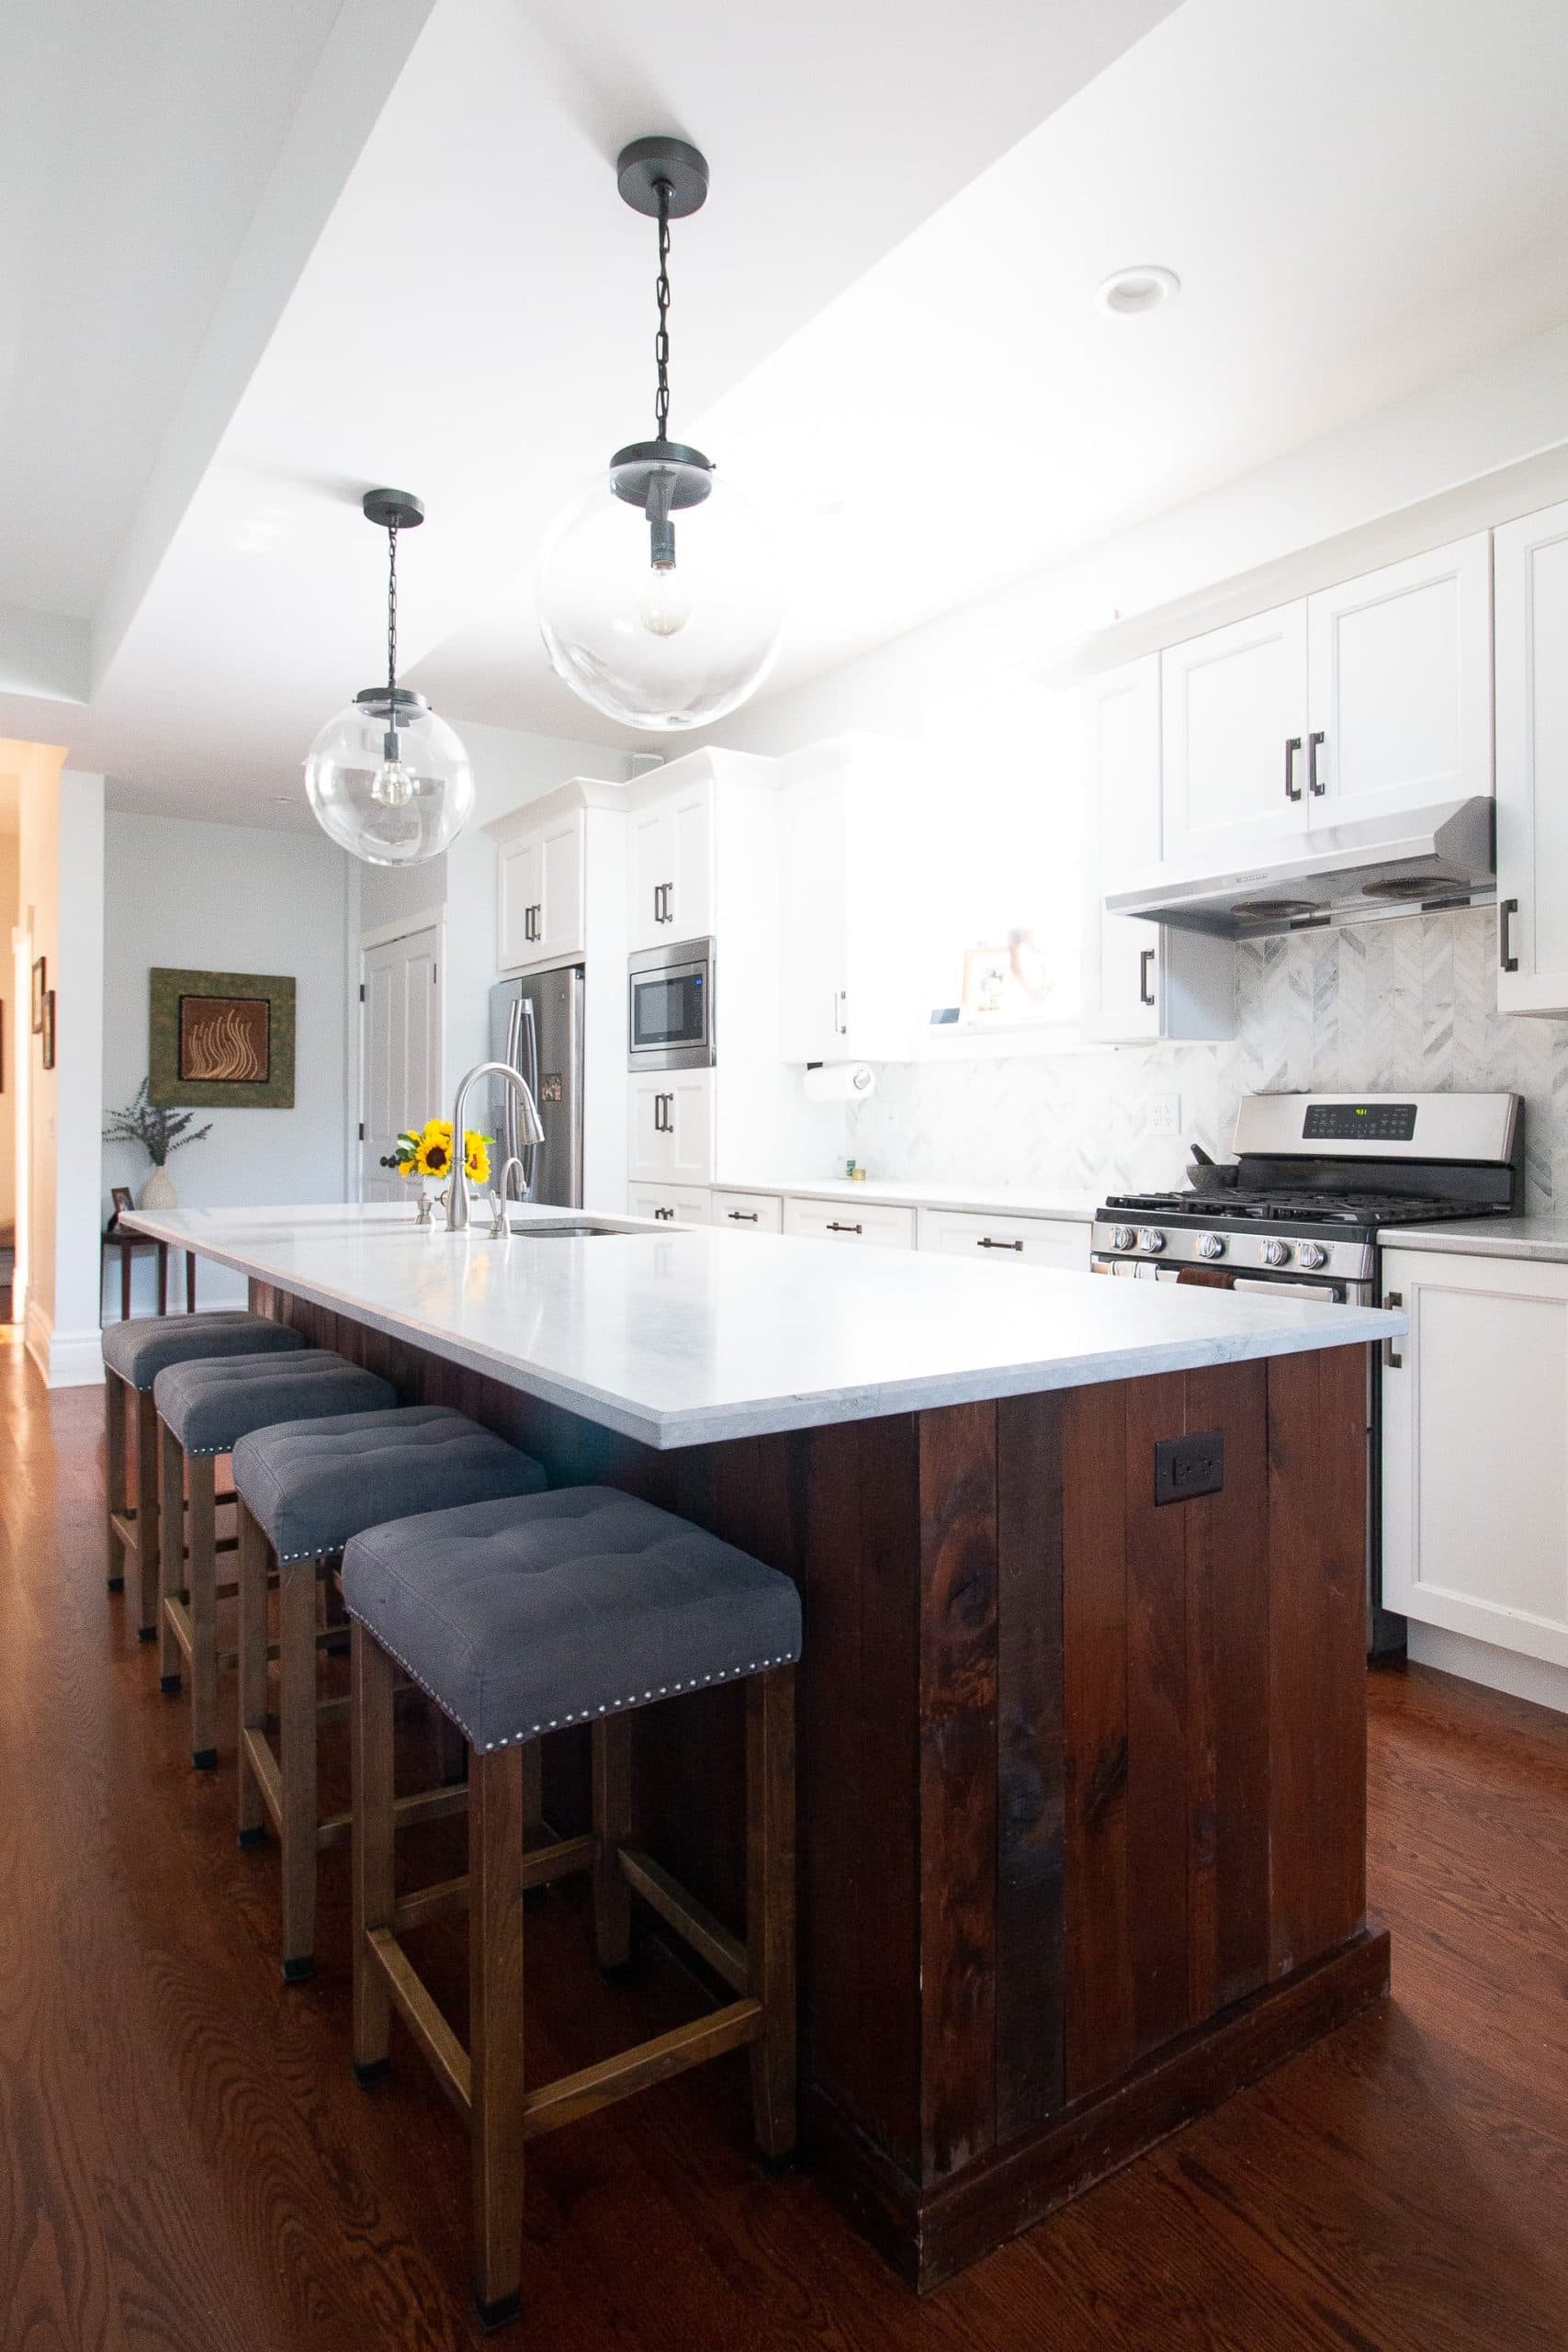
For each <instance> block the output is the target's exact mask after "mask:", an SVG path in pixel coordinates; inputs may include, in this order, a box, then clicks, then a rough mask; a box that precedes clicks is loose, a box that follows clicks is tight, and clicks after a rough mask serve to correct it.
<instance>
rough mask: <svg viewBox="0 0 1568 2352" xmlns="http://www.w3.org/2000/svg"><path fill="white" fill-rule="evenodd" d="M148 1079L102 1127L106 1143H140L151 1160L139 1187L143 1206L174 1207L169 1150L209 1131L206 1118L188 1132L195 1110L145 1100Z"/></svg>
mask: <svg viewBox="0 0 1568 2352" xmlns="http://www.w3.org/2000/svg"><path fill="white" fill-rule="evenodd" d="M147 1086H148V1081H147V1080H146V1079H143V1080H142V1081H141V1085H140V1086H139V1087H138V1088H137V1090H136V1099H135V1101H134V1102H132V1103H129V1104H128V1105H127V1107H126V1108H125V1109H124V1110H123V1111H111V1112H110V1113H109V1114H108V1118H107V1122H106V1123H105V1126H104V1141H105V1142H106V1143H135V1144H140V1145H141V1148H142V1150H143V1151H144V1152H145V1153H146V1154H147V1157H148V1159H150V1160H151V1161H152V1174H151V1175H150V1176H149V1177H148V1179H147V1182H145V1183H144V1184H143V1185H142V1187H141V1206H142V1207H143V1208H144V1209H174V1208H178V1206H179V1194H178V1193H176V1192H175V1186H174V1180H173V1178H172V1177H171V1176H170V1174H169V1171H168V1168H167V1166H166V1164H165V1163H166V1162H167V1160H168V1157H169V1154H170V1153H171V1152H172V1151H178V1150H180V1149H181V1148H182V1147H183V1146H184V1145H186V1144H187V1143H199V1142H200V1141H201V1139H202V1137H203V1136H209V1135H210V1134H211V1133H212V1122H211V1120H210V1119H209V1121H208V1123H207V1125H206V1126H204V1127H197V1128H196V1130H195V1132H194V1133H193V1132H192V1131H191V1123H192V1121H193V1119H194V1118H195V1115H196V1114H195V1113H194V1112H191V1111H170V1110H166V1109H165V1108H164V1105H163V1104H162V1103H153V1102H151V1101H149V1099H148V1093H147Z"/></svg>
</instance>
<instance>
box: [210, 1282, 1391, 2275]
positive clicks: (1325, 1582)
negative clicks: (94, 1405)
mask: <svg viewBox="0 0 1568 2352" xmlns="http://www.w3.org/2000/svg"><path fill="white" fill-rule="evenodd" d="M252 1295H253V1300H254V1304H255V1305H256V1306H258V1307H260V1308H261V1309H262V1310H264V1311H265V1312H270V1313H273V1314H275V1315H278V1316H280V1317H283V1318H284V1319H286V1320H288V1321H289V1322H291V1323H293V1324H295V1325H296V1326H298V1327H299V1329H302V1330H303V1331H305V1332H306V1333H307V1334H308V1335H309V1337H310V1339H311V1340H313V1341H314V1342H315V1343H317V1344H319V1345H322V1346H329V1347H335V1348H337V1349H338V1350H339V1351H341V1352H343V1353H344V1354H345V1355H348V1356H350V1357H352V1358H353V1359H354V1360H355V1361H356V1362H360V1363H368V1364H370V1365H372V1366H373V1367H374V1368H375V1369H376V1370H378V1371H380V1372H382V1373H384V1374H386V1375H387V1376H388V1377H389V1378H390V1379H392V1380H393V1381H394V1382H395V1383H396V1385H398V1388H399V1391H400V1394H401V1395H402V1396H403V1397H406V1398H407V1399H408V1400H409V1401H411V1402H413V1401H419V1402H433V1403H446V1404H451V1405H454V1406H457V1407H458V1408H461V1409H462V1410H463V1411H465V1412H468V1413H469V1414H471V1415H472V1416H473V1417H474V1418H475V1419H479V1420H480V1421H483V1422H485V1423H486V1424H488V1425H489V1426H491V1427H492V1428H494V1429H497V1430H501V1431H502V1433H503V1434H505V1435H507V1436H510V1437H512V1438H514V1439H515V1440H516V1442H519V1443H520V1444H523V1445H525V1446H526V1447H527V1448H528V1450H529V1451H530V1452H532V1453H536V1454H537V1455H538V1456H539V1457H540V1458H541V1459H542V1460H543V1461H544V1462H545V1464H547V1468H548V1469H549V1471H550V1474H551V1476H552V1477H553V1478H554V1479H556V1480H557V1481H558V1482H560V1483H571V1484H581V1483H584V1482H590V1481H592V1482H602V1483H605V1484H609V1485H614V1486H620V1487H627V1488H630V1489H632V1490H633V1491H636V1492H637V1493H639V1494H643V1495H646V1496H647V1497H648V1498H649V1499H650V1500H653V1501H655V1502H660V1503H662V1504H665V1505H666V1506H667V1507H668V1508H670V1509H671V1510H678V1511H681V1512H682V1513H683V1514H684V1515H685V1516H687V1517H689V1518H691V1519H693V1520H694V1521H697V1522H698V1523H699V1524H701V1525H703V1526H705V1527H708V1528H711V1529H712V1530H713V1531H714V1532H716V1533H718V1534H720V1535H723V1536H726V1537H728V1539H729V1540H730V1541H732V1542H734V1543H737V1544H741V1545H743V1546H744V1547H745V1548H746V1549H747V1550H748V1551H750V1552H753V1553H755V1554H756V1555H758V1556H759V1557H760V1558H762V1559H765V1560H767V1561H769V1562H770V1563H771V1564H772V1565H773V1566H777V1567H780V1568H783V1569H784V1570H786V1571H787V1572H788V1573H789V1574H790V1575H791V1576H793V1577H795V1580H796V1582H797V1583H798V1585H799V1587H800V1589H801V1593H802V1600H803V1604H804V1611H805V1620H806V1649H805V1657H804V1660H803V1664H802V1668H801V1674H800V1697H801V1719H800V1726H799V1775H800V1780H799V1851H800V1872H801V1890H800V1891H801V1972H800V1983H801V2030H802V2086H803V2097H804V2102H805V2115H804V2120H805V2126H806V2134H807V2142H808V2144H809V2145H810V2147H811V2149H812V2152H813V2154H814V2156H815V2159H816V2161H817V2163H818V2167H819V2177H820V2178H821V2179H822V2181H823V2182H824V2184H825V2185H826V2186H827V2187H828V2188H829V2189H831V2190H832V2192H833V2193H834V2194H835V2195H836V2196H837V2197H838V2198H839V2199H840V2201H842V2202H843V2203H844V2204H845V2205H846V2207H847V2208H848V2209H849V2210H850V2211H852V2213H853V2214H854V2215H855V2217H856V2218H857V2219H858V2221H859V2222H860V2223H861V2225H862V2226H863V2228H864V2230H865V2231H866V2233H867V2234H868V2235H870V2236H871V2237H872V2238H873V2239H874V2242H875V2243H876V2244H877V2245H879V2246H881V2247H882V2249H883V2250H884V2252H885V2253H886V2255H887V2256H888V2258H889V2259H890V2260H891V2261H892V2262H893V2263H894V2264H895V2266H896V2267H897V2268H898V2269H899V2270H900V2271H901V2272H902V2273H903V2274H904V2275H905V2276H906V2277H907V2278H909V2279H910V2280H912V2281H913V2282H914V2283H915V2284H916V2285H918V2286H920V2287H922V2288H923V2287H929V2286H932V2285H935V2284H936V2283H938V2282H939V2281H940V2280H942V2278H946V2277H949V2276H950V2275H951V2274H952V2273H953V2271H954V2270H956V2269H958V2268H961V2267H963V2266H964V2264H966V2263H968V2262H971V2261H973V2260H975V2259H976V2257H977V2256H980V2255H982V2254H984V2253H985V2252H987V2250H988V2249H989V2248H990V2247H992V2246H994V2245H997V2244H998V2243H999V2242H1000V2241H1001V2240H1003V2239H1004V2238H1006V2237H1008V2236H1010V2234H1012V2233H1014V2232H1016V2231H1018V2230H1020V2229H1021V2228H1023V2227H1025V2226H1026V2225H1027V2224H1029V2223H1030V2222H1033V2221H1036V2220H1038V2219H1039V2218H1040V2217H1041V2215H1043V2213H1045V2212H1047V2211H1050V2210H1051V2209H1052V2207H1054V2206H1055V2205H1058V2204H1060V2203H1062V2202H1063V2201H1065V2200H1066V2199H1068V2198H1070V2197H1073V2196H1076V2195H1077V2194H1078V2193H1079V2192H1080V2191H1081V2190H1082V2189H1084V2188H1088V2187H1089V2185H1090V2184H1091V2183H1092V2182H1094V2181H1095V2180H1097V2179H1100V2178H1101V2177H1104V2175H1105V2174H1107V2173H1109V2172H1111V2171H1112V2170H1114V2169H1115V2168H1116V2167H1117V2166H1118V2165H1122V2164H1123V2163H1125V2162H1126V2161H1127V2160H1128V2159H1129V2158H1130V2157H1132V2156H1134V2155H1135V2154H1138V2153H1139V2152H1140V2151H1141V2150H1142V2149H1144V2148H1146V2147H1148V2146H1150V2145H1151V2144H1152V2143H1154V2142H1155V2141H1156V2140H1158V2139H1159V2138H1161V2137H1162V2136H1163V2135H1164V2134H1166V2133H1167V2132H1168V2131H1172V2130H1174V2129H1176V2128H1177V2127H1178V2126H1179V2124H1181V2123H1182V2122H1185V2121H1186V2120H1189V2119H1190V2117H1192V2116H1194V2115H1196V2114H1199V2113H1201V2112H1202V2111H1203V2110H1204V2109H1208V2108H1210V2107H1213V2106H1214V2105H1216V2104H1217V2103H1218V2102H1219V2101H1220V2100H1221V2099H1223V2098H1226V2097H1227V2096H1228V2095H1229V2094H1230V2092H1231V2091H1233V2090H1235V2088H1237V2087H1238V2086H1240V2085H1241V2084H1242V2083H1244V2082H1247V2081H1249V2080H1251V2079H1252V2078H1254V2077H1255V2076H1256V2075H1258V2074H1259V2073H1261V2072H1263V2071H1264V2070H1265V2069H1266V2068H1268V2067H1269V2066H1271V2065H1274V2064H1277V2063H1279V2061H1280V2059H1282V2058H1284V2057H1286V2056H1288V2055H1290V2054H1291V2053H1292V2052H1293V2051H1295V2050H1298V2049H1300V2048H1303V2047H1304V2046H1305V2045H1306V2044H1307V2043H1308V2042H1310V2041H1314V2040H1315V2039H1317V2038H1318V2037H1319V2036H1320V2035H1321V2034H1323V2033H1325V2032H1326V2031H1328V2030H1331V2029H1332V2028H1333V2027H1334V2026H1336V2025H1337V2024H1338V2023H1340V2022H1341V2021H1342V2020H1343V2019H1344V2018H1347V2017H1348V2016H1349V2015H1351V2014H1352V2013H1353V2012H1354V2011H1355V2010H1357V2009H1358V2008H1359V2007H1362V2006H1364V2005H1365V2004H1366V2003H1367V2002H1369V2001H1371V2000H1374V1999H1376V1998H1378V1997H1379V1996H1381V1995H1382V1994H1383V1993H1384V1992H1386V1990H1387V1986H1388V1972H1389V1962H1388V1939H1387V1937H1386V1935H1383V1934H1382V1933H1381V1932H1378V1931H1376V1930H1373V1929H1369V1928H1368V1927H1367V1924H1366V1920H1365V1893H1364V1889H1365V1874H1364V1857H1365V1794H1366V1738H1365V1722H1366V1698H1365V1669H1364V1659H1363V1650H1364V1641H1363V1601H1362V1582H1363V1568H1364V1530H1365V1479H1366V1458H1367V1457H1366V1398H1367V1375H1366V1361H1365V1351H1364V1348H1363V1347H1362V1346H1359V1345H1357V1346H1348V1347H1341V1348H1335V1349H1328V1350H1324V1351H1314V1352H1312V1353H1309V1354H1302V1355H1293V1356H1280V1357H1275V1358H1271V1359H1269V1361H1268V1362H1264V1363H1240V1364H1228V1365H1220V1366H1215V1367H1213V1368H1210V1369H1205V1370H1201V1371H1194V1372H1189V1373H1186V1374H1162V1375H1160V1376H1158V1377H1156V1378H1151V1379H1145V1380H1134V1381H1125V1382H1117V1383H1109V1384H1102V1385H1096V1386H1090V1387H1083V1388H1077V1389H1066V1390H1061V1391H1055V1392H1051V1393H1049V1394H1043V1395H1038V1396H1030V1397H1017V1398H1010V1399H1004V1400H1002V1401H999V1402H993V1403H984V1404H974V1405H962V1406H953V1407H946V1408H941V1409H939V1410H934V1411H927V1412H922V1413H919V1414H902V1415H897V1416H893V1417H890V1418H887V1419H875V1420H863V1421H851V1422H842V1423H838V1424H834V1425H831V1426H829V1427H825V1428H820V1429H815V1430H798V1431H793V1432H789V1433H786V1434H784V1435H780V1436H773V1437H762V1438H755V1437H754V1438H745V1439H739V1440H736V1441H734V1442H729V1443H725V1444H714V1445H705V1446H695V1447H691V1448H686V1449H681V1450H674V1451H671V1452H666V1453H658V1452H654V1451H652V1450H650V1449H649V1448H646V1447H643V1446H640V1445H638V1444H637V1443H635V1442H632V1441H630V1440H628V1439H626V1438H622V1437H619V1436H617V1435H615V1433H613V1432H611V1431H609V1430H604V1429H603V1428H601V1427H599V1426H598V1425H597V1424H594V1423H592V1422H590V1421H587V1420H584V1419H580V1418H579V1417H577V1416H575V1415H572V1414H570V1413H568V1412H565V1411H563V1410H562V1409H560V1408H558V1407H554V1406H549V1405H545V1404H542V1403H539V1402H538V1401H536V1400H535V1399H533V1398H531V1397H528V1396H526V1395H525V1394H524V1393H523V1392H521V1391H520V1390H518V1389H515V1388H512V1387H509V1386H507V1385H504V1384H502V1383H501V1382H499V1381H495V1380H491V1379H488V1378H485V1377H483V1376H481V1375H479V1374H473V1373H470V1372H468V1371H465V1370H462V1369H460V1368H459V1367H457V1366H456V1365H454V1364H451V1363H447V1362H446V1361H445V1360H443V1359H442V1358H440V1357H438V1356H436V1355H434V1354H432V1353H429V1352H426V1351H423V1350H421V1349H418V1348H416V1347H413V1346H412V1345H410V1344H409V1343H407V1342H405V1341H402V1340H391V1339H389V1338H387V1337H386V1336H384V1335H382V1334H380V1333H378V1332H376V1331H374V1330H371V1329H367V1328H366V1327H364V1326H362V1325H360V1324H357V1323H355V1322H354V1321H352V1320H351V1319H349V1318H347V1317H342V1316H335V1315H333V1314H330V1313H328V1312H326V1311H324V1310H322V1309H320V1308H317V1307H315V1306H310V1305H307V1304H305V1303H304V1302H301V1301H299V1300H298V1299H294V1298H291V1297H288V1296H287V1295H283V1294H281V1293H277V1292H274V1291H271V1290H269V1289H267V1288H266V1287H265V1286H264V1285H261V1284H253V1286H252ZM1213 1432H1217V1433H1219V1435H1220V1437H1221V1438H1222V1439H1223V1444H1224V1478H1223V1484H1222V1486H1221V1487H1220V1489H1219V1491H1218V1492H1216V1493H1212V1494H1205V1495H1201V1496H1195V1497H1193V1498H1190V1499H1188V1500H1183V1501H1179V1502H1175V1503H1166V1504H1158V1503H1156V1499H1155V1452H1156V1445H1157V1444H1159V1443H1160V1442H1163V1441H1167V1440H1169V1439H1171V1438H1177V1437H1180V1436H1182V1435H1184V1434H1198V1433H1213ZM637 1736H638V1757H637V1768H638V1770H637V1778H638V1805H639V1823H638V1834H639V1837H640V1838H641V1839H642V1840H643V1842H645V1843H647V1844H648V1845H649V1846H650V1847H651V1848H652V1849H653V1850H655V1851H656V1852H658V1853H659V1854H660V1857H661V1859H663V1860H666V1861H667V1862H668V1864H669V1867H670V1868H671V1870H673V1871H676V1872H677V1873H678V1875H679V1876H681V1877H682V1879H684V1880H685V1881H686V1882H687V1883H689V1884H690V1885H692V1886H693V1888H694V1891H695V1892H697V1893H698V1894H700V1895H701V1896H702V1897H703V1898H704V1899H705V1900H706V1901H708V1902H709V1903H710V1904H711V1905H712V1906H713V1907H714V1908H715V1909H716V1911H717V1912H718V1913H719V1914H720V1916H721V1917H724V1918H726V1919H727V1920H728V1922H729V1923H730V1924H731V1925H733V1926H735V1927H737V1928H739V1925H740V1912H741V1907H742V1904H743V1899H744V1897H743V1888H744V1878H743V1864H742V1853H743V1829H744V1823H743V1817H742V1802H743V1800H742V1789H743V1775H742V1771H741V1756H742V1724H741V1712H740V1709H739V1705H738V1703H737V1695H736V1693H735V1692H734V1691H729V1690H726V1691H715V1692H712V1693H707V1694H704V1695H703V1696H702V1697H701V1698H700V1699H698V1700H694V1701H692V1702H682V1704H681V1705H680V1706H679V1707H672V1708H664V1709H652V1710H649V1711H648V1712H647V1713H644V1714H641V1715H639V1717H638V1718H637ZM546 1773H547V1781H546V1787H547V1799H548V1802H549V1806H550V1809H551V1810H552V1812H554V1813H558V1815H561V1816H562V1824H561V1826H572V1825H571V1822H570V1816H572V1815H574V1814H575V1813H576V1811H577V1808H578V1807H579V1805H580V1804H581V1785H582V1775H581V1761H580V1757H579V1749H578V1744H577V1741H576V1736H575V1735H573V1734H561V1735H557V1736H555V1738H554V1739H553V1740H552V1741H551V1742H550V1743H549V1744H548V1753H547V1761H546Z"/></svg>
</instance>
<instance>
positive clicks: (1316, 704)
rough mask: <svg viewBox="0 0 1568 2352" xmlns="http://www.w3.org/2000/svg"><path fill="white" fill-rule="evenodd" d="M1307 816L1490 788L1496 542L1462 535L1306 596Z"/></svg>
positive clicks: (1336, 817) (1368, 812) (1394, 808)
mask: <svg viewBox="0 0 1568 2352" xmlns="http://www.w3.org/2000/svg"><path fill="white" fill-rule="evenodd" d="M1306 615H1307V690H1308V691H1307V701H1308V726H1307V741H1306V767H1305V778H1306V790H1307V802H1306V806H1307V820H1308V823H1309V824H1310V825H1313V826H1318V825H1342V824H1354V823H1356V822H1357V821H1358V820H1360V819H1362V818H1367V817H1382V816H1390V815H1394V814H1396V813H1397V812H1398V811H1400V810H1401V809H1420V808H1427V807H1430V806H1431V805H1432V804H1433V803H1434V802H1437V801H1442V800H1465V799H1469V798H1471V797H1472V796H1474V795H1476V794H1481V795H1485V794H1488V793H1490V791H1491V789H1492V548H1491V539H1490V536H1489V534H1488V533H1486V532H1485V531H1480V532H1477V533H1476V534H1475V536H1474V537H1472V538H1468V539H1458V540H1456V541H1454V543H1453V544H1452V545H1451V546H1449V547H1443V548H1433V549H1432V551H1431V552H1430V553H1429V554H1427V555H1418V556H1413V557H1412V558H1411V559H1410V560H1409V561H1408V562H1406V563H1391V564H1389V565H1388V566H1387V567H1386V568H1385V569H1384V570H1383V571H1371V572H1368V573H1366V574H1365V575H1364V577H1362V578H1361V579H1359V580H1348V581H1346V582H1343V583H1342V584H1341V585H1340V586H1339V587H1337V588H1325V589H1324V590H1323V591H1322V592H1321V593H1320V594H1318V595H1315V596H1309V597H1308V598H1307V604H1306Z"/></svg>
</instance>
